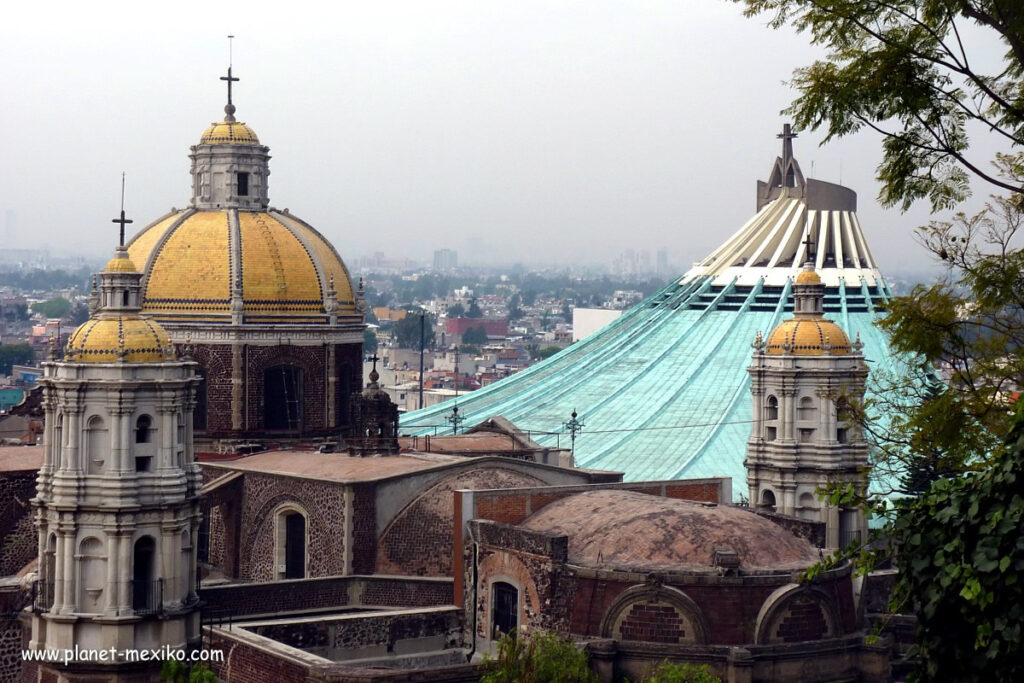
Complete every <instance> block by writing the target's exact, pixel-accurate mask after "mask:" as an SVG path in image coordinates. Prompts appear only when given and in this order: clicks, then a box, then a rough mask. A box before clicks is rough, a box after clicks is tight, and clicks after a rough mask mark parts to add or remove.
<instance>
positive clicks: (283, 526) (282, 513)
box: [275, 506, 308, 579]
mask: <svg viewBox="0 0 1024 683" xmlns="http://www.w3.org/2000/svg"><path fill="white" fill-rule="evenodd" d="M306 541H307V539H306V513H305V512H304V511H302V510H300V509H298V508H297V507H291V506H289V507H284V508H281V509H280V510H279V511H278V513H277V552H276V553H275V555H276V556H277V572H276V575H277V578H279V579H304V578H306V565H307V562H308V557H307V555H306V545H307V543H306Z"/></svg>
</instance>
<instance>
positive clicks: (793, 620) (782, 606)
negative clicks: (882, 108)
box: [754, 583, 840, 645]
mask: <svg viewBox="0 0 1024 683" xmlns="http://www.w3.org/2000/svg"><path fill="white" fill-rule="evenodd" d="M839 632H840V625H839V616H838V612H837V610H836V608H835V605H834V604H833V602H832V600H831V599H830V598H829V596H828V595H827V594H826V593H825V592H823V591H822V590H820V589H819V588H817V587H814V586H801V585H800V584H796V583H790V584H786V585H785V586H782V587H781V588H779V589H777V590H776V591H775V592H774V593H772V594H771V595H769V596H768V599H767V600H765V601H764V604H763V605H761V609H760V611H759V612H758V615H757V622H756V626H755V636H754V637H755V642H756V643H757V644H758V645H775V644H782V643H798V642H808V641H816V640H824V639H826V638H834V637H836V636H838V635H840V633H839Z"/></svg>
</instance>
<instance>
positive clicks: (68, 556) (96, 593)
mask: <svg viewBox="0 0 1024 683" xmlns="http://www.w3.org/2000/svg"><path fill="white" fill-rule="evenodd" d="M115 222H120V223H121V225H122V245H121V246H119V247H118V249H117V252H116V253H115V256H114V258H113V259H111V261H110V262H109V263H108V264H107V266H106V268H105V269H104V270H103V272H102V273H100V274H99V281H100V282H99V296H98V299H99V301H98V302H97V306H96V310H95V312H94V313H93V315H92V317H91V318H90V319H89V320H88V321H87V322H85V323H84V324H82V325H81V326H80V327H79V328H78V329H77V330H75V332H74V333H73V334H72V335H71V337H70V339H69V341H68V343H67V348H66V350H65V355H64V358H63V359H61V360H57V358H56V354H55V353H54V354H52V355H51V360H50V361H49V362H46V363H44V365H43V367H44V376H43V377H42V378H41V379H40V380H39V382H40V384H41V385H42V387H43V405H44V407H45V411H46V421H45V438H44V442H45V458H44V462H43V465H42V467H41V468H40V470H39V479H38V485H37V494H36V497H35V498H34V499H33V501H32V503H33V506H34V508H35V520H36V527H37V531H38V535H39V579H38V586H37V588H38V590H37V599H36V602H35V606H34V611H33V615H32V638H31V647H32V648H34V649H60V650H65V649H69V650H74V649H75V646H76V644H77V645H78V646H79V647H80V648H87V649H91V650H93V651H97V652H98V651H101V650H106V651H107V653H108V657H107V658H106V659H105V660H102V661H83V660H82V659H78V660H72V661H69V662H67V663H66V664H45V665H40V666H41V668H44V669H48V670H50V675H51V676H52V677H53V680H68V679H69V678H70V679H73V680H78V678H77V677H76V675H77V674H86V673H88V674H89V675H90V676H95V677H96V678H97V680H99V679H100V678H102V679H103V680H110V681H121V680H129V679H130V680H132V681H148V680H154V681H156V680H159V673H160V663H159V662H137V661H136V662H131V661H128V660H127V659H126V658H125V656H124V653H125V651H127V650H133V649H154V648H159V647H161V646H163V645H166V646H169V647H171V648H184V649H188V648H190V647H194V646H195V645H197V644H198V639H199V612H198V598H197V594H196V581H195V577H196V556H195V547H196V534H197V531H198V528H199V520H200V510H199V488H200V485H201V481H200V474H199V468H198V465H197V464H196V463H195V462H194V460H195V458H194V452H193V444H192V410H193V407H194V404H195V389H196V385H197V384H198V381H199V380H198V378H197V375H196V364H195V363H193V362H191V361H187V360H181V359H179V358H177V356H176V354H175V351H174V347H173V345H172V344H171V341H170V337H169V336H168V334H167V332H166V331H165V330H164V329H163V327H161V326H160V324H159V323H157V322H156V321H154V320H152V319H149V318H146V317H144V316H143V315H141V314H140V301H139V291H140V280H141V278H142V273H141V272H139V270H138V268H136V267H135V264H133V263H132V261H131V259H130V258H129V257H128V254H127V252H126V251H125V249H124V246H123V230H124V224H125V223H127V222H130V221H127V220H126V219H125V218H124V212H123V211H122V212H121V219H120V220H115ZM86 644H88V645H86ZM110 652H114V653H115V655H114V656H113V657H112V658H111V657H109V653H110ZM43 678H44V679H46V680H49V678H48V677H47V676H43ZM90 680H91V678H90Z"/></svg>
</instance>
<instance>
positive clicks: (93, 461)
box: [85, 415, 110, 474]
mask: <svg viewBox="0 0 1024 683" xmlns="http://www.w3.org/2000/svg"><path fill="white" fill-rule="evenodd" d="M85 430H86V436H85V463H86V472H88V473H89V474H100V473H101V472H102V471H103V463H104V461H105V460H106V459H107V454H108V452H109V450H110V448H109V446H110V444H109V442H108V441H107V429H106V425H105V424H104V423H103V418H102V417H100V416H99V415H93V416H92V417H90V418H89V421H88V422H87V423H86V426H85Z"/></svg>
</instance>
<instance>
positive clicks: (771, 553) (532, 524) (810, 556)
mask: <svg viewBox="0 0 1024 683" xmlns="http://www.w3.org/2000/svg"><path fill="white" fill-rule="evenodd" d="M523 526H524V527H526V528H528V529H531V530H534V531H543V532H547V533H553V534H558V535H565V536H568V537H569V561H570V562H572V563H574V564H580V565H584V566H590V567H597V566H601V567H607V568H621V569H630V570H640V571H648V570H680V571H688V570H689V571H692V570H698V571H699V570H705V569H710V568H712V567H714V553H715V550H716V548H726V549H729V550H731V551H733V552H735V553H736V554H737V555H738V557H739V561H740V565H739V569H740V571H745V570H748V571H749V570H761V571H764V570H795V569H803V568H805V567H808V566H810V565H811V564H814V563H815V562H817V561H818V553H817V551H816V550H815V549H814V548H813V547H812V546H811V544H810V543H808V542H807V541H805V540H803V539H801V538H797V537H796V536H794V535H793V534H791V533H790V532H788V531H786V530H785V529H783V528H782V527H780V526H778V525H776V524H774V523H772V522H770V521H768V520H767V519H764V518H763V517H760V516H758V515H757V514H755V513H753V512H750V511H748V510H745V509H742V508H737V507H732V506H725V505H718V506H708V505H704V504H702V503H693V502H690V501H683V500H676V499H674V498H660V497H657V496H652V495H648V494H644V493H634V492H632V491H619V490H615V491H592V492H587V493H581V494H578V495H575V496H570V497H568V498H564V499H562V500H559V501H556V502H554V503H551V504H550V505H547V506H545V507H543V508H541V509H540V510H539V511H537V512H535V513H534V514H533V515H531V516H530V517H529V518H527V520H526V521H525V522H524V523H523Z"/></svg>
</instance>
